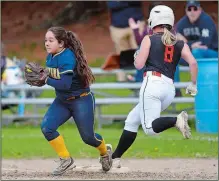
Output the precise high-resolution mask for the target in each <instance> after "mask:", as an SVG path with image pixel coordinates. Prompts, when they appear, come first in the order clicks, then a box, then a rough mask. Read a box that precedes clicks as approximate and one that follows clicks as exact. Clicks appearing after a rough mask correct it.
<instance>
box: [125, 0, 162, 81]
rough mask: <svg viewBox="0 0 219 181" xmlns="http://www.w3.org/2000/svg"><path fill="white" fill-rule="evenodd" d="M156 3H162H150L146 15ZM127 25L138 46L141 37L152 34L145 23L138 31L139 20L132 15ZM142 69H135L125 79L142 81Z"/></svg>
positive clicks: (159, 3) (160, 3) (158, 2)
mask: <svg viewBox="0 0 219 181" xmlns="http://www.w3.org/2000/svg"><path fill="white" fill-rule="evenodd" d="M157 5H162V2H161V1H155V2H151V3H150V5H149V8H148V17H149V12H150V11H151V9H152V8H153V7H154V6H157ZM129 27H130V28H131V29H132V31H133V33H134V37H135V41H136V43H137V45H138V48H139V47H140V45H141V41H142V40H143V38H144V37H145V36H146V35H148V34H152V30H150V28H149V27H148V25H147V24H145V27H144V30H143V32H142V31H140V27H141V22H140V21H137V22H136V21H135V20H134V19H133V18H132V17H131V18H129ZM143 70H144V68H143V69H141V70H136V73H135V75H134V76H132V75H128V76H127V79H128V80H129V81H131V82H142V81H143V73H144V71H143Z"/></svg>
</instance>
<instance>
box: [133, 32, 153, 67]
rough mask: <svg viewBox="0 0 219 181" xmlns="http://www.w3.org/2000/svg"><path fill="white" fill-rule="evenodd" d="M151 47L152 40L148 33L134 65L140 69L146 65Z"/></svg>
mask: <svg viewBox="0 0 219 181" xmlns="http://www.w3.org/2000/svg"><path fill="white" fill-rule="evenodd" d="M150 47H151V40H150V38H149V36H148V35H147V36H145V37H144V39H143V40H142V42H141V47H140V50H139V53H138V55H137V56H136V59H135V61H134V65H135V68H136V69H138V70H140V69H142V68H143V67H144V66H145V63H146V61H147V59H148V55H149V51H150Z"/></svg>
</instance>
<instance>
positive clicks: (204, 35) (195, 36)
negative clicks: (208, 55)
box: [176, 12, 218, 51]
mask: <svg viewBox="0 0 219 181" xmlns="http://www.w3.org/2000/svg"><path fill="white" fill-rule="evenodd" d="M176 31H177V32H179V33H180V34H182V35H183V36H185V38H186V39H187V40H188V45H189V46H190V47H191V44H192V43H194V42H197V41H200V42H202V45H206V46H207V47H208V48H210V49H213V50H216V51H217V50H218V33H217V28H216V25H215V23H214V21H213V19H212V18H211V17H210V16H209V15H208V14H207V13H205V12H202V13H201V15H200V17H199V18H198V20H197V21H196V22H195V23H193V24H192V23H190V21H189V18H188V16H184V17H182V18H181V19H180V20H179V22H178V23H177V24H176Z"/></svg>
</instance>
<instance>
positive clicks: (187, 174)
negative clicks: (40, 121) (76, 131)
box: [2, 158, 218, 180]
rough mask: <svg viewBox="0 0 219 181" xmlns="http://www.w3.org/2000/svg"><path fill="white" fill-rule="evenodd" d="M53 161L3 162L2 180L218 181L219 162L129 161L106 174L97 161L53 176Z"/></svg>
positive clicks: (78, 162) (87, 161)
mask: <svg viewBox="0 0 219 181" xmlns="http://www.w3.org/2000/svg"><path fill="white" fill-rule="evenodd" d="M56 164H57V163H55V162H54V160H53V159H29V160H5V159H3V160H2V180H15V179H17V180H44V179H46V180H85V179H89V180H91V179H96V180H102V179H103V180H121V179H123V180H143V179H144V180H161V179H162V180H163V179H165V180H206V179H207V180H218V160H217V159H207V158H206V159H125V160H122V168H120V169H116V168H113V169H111V170H110V171H109V172H107V173H104V172H103V171H102V170H101V166H100V164H99V163H98V160H97V159H76V160H75V164H76V165H77V166H76V168H74V169H72V170H69V171H68V172H66V173H65V174H64V175H62V176H59V177H53V176H51V171H52V170H53V169H54V168H55V167H56Z"/></svg>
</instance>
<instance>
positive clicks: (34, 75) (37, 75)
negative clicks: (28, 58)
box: [24, 62, 49, 87]
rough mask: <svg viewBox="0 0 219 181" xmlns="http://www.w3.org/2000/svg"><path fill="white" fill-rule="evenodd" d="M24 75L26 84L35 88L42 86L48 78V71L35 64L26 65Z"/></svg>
mask: <svg viewBox="0 0 219 181" xmlns="http://www.w3.org/2000/svg"><path fill="white" fill-rule="evenodd" d="M24 73H25V78H26V83H27V84H29V85H32V86H37V87H41V86H44V85H45V84H46V79H47V78H48V76H49V71H48V70H47V69H45V68H44V67H42V66H40V65H39V64H37V63H35V62H30V63H27V64H26V65H25V70H24Z"/></svg>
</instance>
